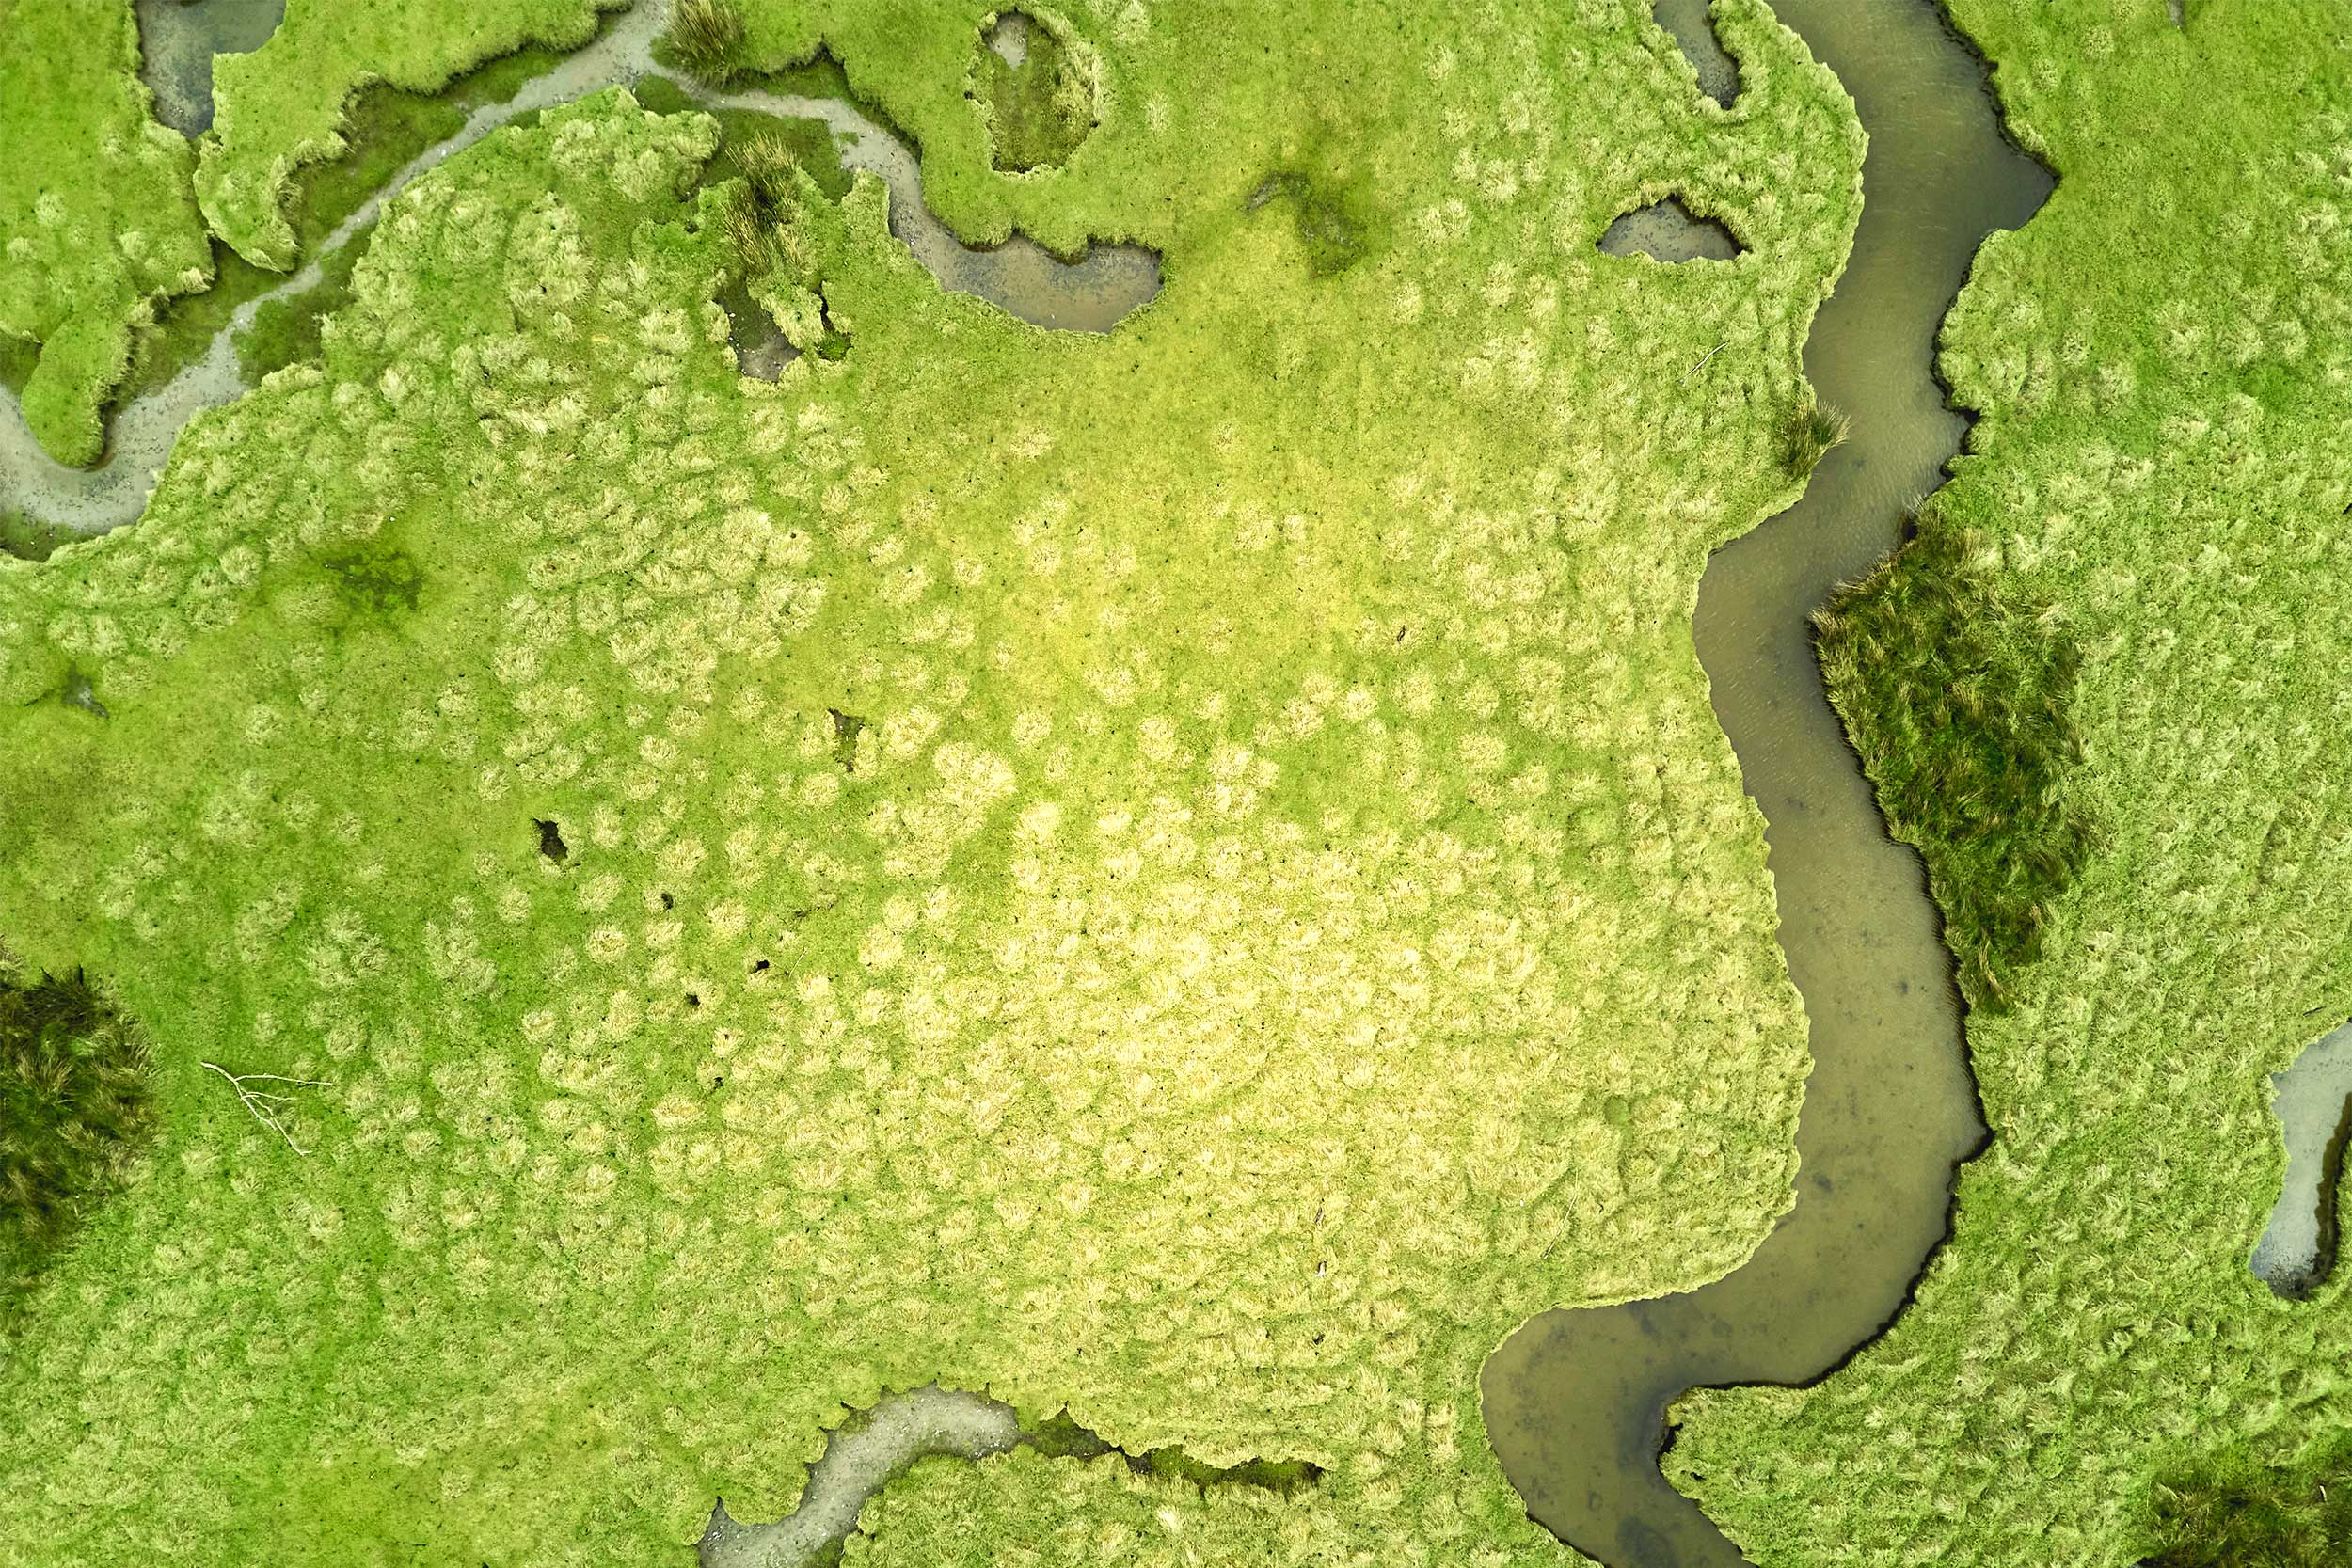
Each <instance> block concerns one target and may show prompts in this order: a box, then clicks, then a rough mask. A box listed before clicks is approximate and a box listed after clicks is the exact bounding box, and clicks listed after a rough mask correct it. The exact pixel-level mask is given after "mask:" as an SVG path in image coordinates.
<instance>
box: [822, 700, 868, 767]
mask: <svg viewBox="0 0 2352 1568" xmlns="http://www.w3.org/2000/svg"><path fill="white" fill-rule="evenodd" d="M825 711H826V712H827V713H830V714H832V715H833V756H834V761H835V762H838V763H839V764H841V767H842V770H843V771H845V772H850V773H854V772H856V771H857V737H858V736H859V734H860V733H861V732H863V731H864V730H865V728H866V721H865V720H863V719H861V718H859V717H858V716H857V715H856V714H854V713H844V712H842V711H841V710H840V709H839V708H837V707H829V708H827V709H825Z"/></svg>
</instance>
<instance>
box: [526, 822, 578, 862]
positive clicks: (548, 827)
mask: <svg viewBox="0 0 2352 1568" xmlns="http://www.w3.org/2000/svg"><path fill="white" fill-rule="evenodd" d="M531 825H532V827H534V828H536V829H538V830H539V853H541V854H543V855H545V856H547V858H548V859H549V860H551V861H553V862H554V863H556V864H558V865H562V864H563V863H564V862H565V861H567V860H570V859H571V858H572V849H571V846H570V845H568V844H565V843H564V834H563V832H562V830H560V829H559V828H558V827H557V826H556V824H555V821H554V819H553V818H551V817H544V816H534V817H532V819H531Z"/></svg>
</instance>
